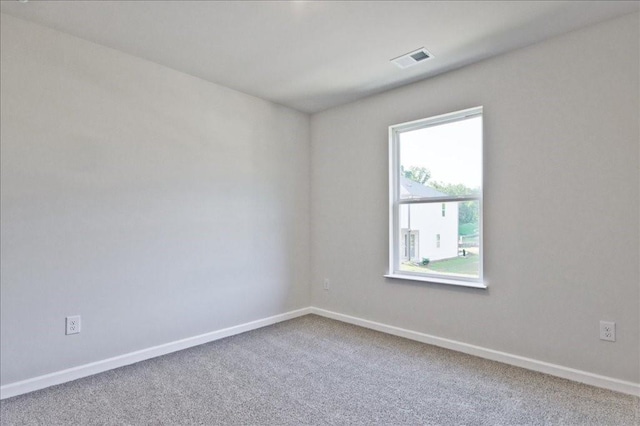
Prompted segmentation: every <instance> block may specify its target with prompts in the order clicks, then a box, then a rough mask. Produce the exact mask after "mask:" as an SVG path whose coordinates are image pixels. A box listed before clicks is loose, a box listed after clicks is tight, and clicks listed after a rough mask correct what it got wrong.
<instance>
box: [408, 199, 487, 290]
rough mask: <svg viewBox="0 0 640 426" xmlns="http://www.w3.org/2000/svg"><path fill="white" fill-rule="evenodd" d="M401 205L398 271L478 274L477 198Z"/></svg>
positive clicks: (449, 274)
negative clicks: (443, 209)
mask: <svg viewBox="0 0 640 426" xmlns="http://www.w3.org/2000/svg"><path fill="white" fill-rule="evenodd" d="M445 205H446V206H445V208H446V212H447V214H446V216H442V204H441V203H425V204H402V205H400V206H399V215H400V216H399V218H398V219H399V220H398V225H399V227H400V229H399V230H398V231H399V234H398V235H400V236H401V238H400V244H401V245H402V247H401V250H400V251H399V253H400V259H399V260H400V271H407V272H418V273H424V274H432V275H444V276H448V277H451V278H460V277H465V278H478V277H479V276H480V244H479V241H480V212H479V205H480V203H479V202H478V201H460V202H448V203H445Z"/></svg>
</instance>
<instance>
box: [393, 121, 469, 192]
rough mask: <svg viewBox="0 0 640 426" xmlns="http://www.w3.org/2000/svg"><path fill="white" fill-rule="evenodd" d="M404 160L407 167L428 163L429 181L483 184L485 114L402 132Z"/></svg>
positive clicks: (401, 158) (421, 165)
mask: <svg viewBox="0 0 640 426" xmlns="http://www.w3.org/2000/svg"><path fill="white" fill-rule="evenodd" d="M400 164H401V165H402V166H404V168H405V170H406V169H408V168H409V167H411V166H418V167H426V168H427V169H429V170H430V171H431V178H430V179H429V181H438V182H442V183H453V184H456V183H462V184H464V185H466V186H468V187H470V188H477V187H480V185H481V184H482V117H481V116H479V117H473V118H469V119H466V120H462V121H455V122H453V123H446V124H440V125H435V126H432V127H427V128H424V129H418V130H412V131H409V132H403V133H401V134H400ZM429 181H427V185H428V183H429Z"/></svg>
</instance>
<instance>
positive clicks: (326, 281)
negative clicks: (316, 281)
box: [324, 278, 331, 291]
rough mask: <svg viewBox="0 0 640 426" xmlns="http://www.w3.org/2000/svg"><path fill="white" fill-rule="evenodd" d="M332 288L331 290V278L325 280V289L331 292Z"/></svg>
mask: <svg viewBox="0 0 640 426" xmlns="http://www.w3.org/2000/svg"><path fill="white" fill-rule="evenodd" d="M330 288H331V282H330V281H329V278H325V279H324V289H325V290H327V291H329V289H330Z"/></svg>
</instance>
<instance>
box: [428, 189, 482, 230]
mask: <svg viewBox="0 0 640 426" xmlns="http://www.w3.org/2000/svg"><path fill="white" fill-rule="evenodd" d="M429 186H430V187H432V188H433V189H437V190H438V191H440V192H444V193H445V194H447V195H478V193H479V192H480V189H479V188H469V187H467V186H465V185H463V184H461V183H458V184H451V183H442V182H437V181H432V182H429ZM477 203H478V202H477V201H463V202H461V203H459V207H458V224H459V225H464V224H467V223H472V224H475V225H477V224H478V221H479V215H478V204H477Z"/></svg>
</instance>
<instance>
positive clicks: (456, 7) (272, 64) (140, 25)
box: [1, 0, 640, 112]
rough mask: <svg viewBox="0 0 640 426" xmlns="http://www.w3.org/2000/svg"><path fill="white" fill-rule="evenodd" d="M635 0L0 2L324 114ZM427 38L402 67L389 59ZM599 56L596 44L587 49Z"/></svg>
mask: <svg viewBox="0 0 640 426" xmlns="http://www.w3.org/2000/svg"><path fill="white" fill-rule="evenodd" d="M638 10H640V3H639V2H637V1H629V2H618V1H423V2H418V1H409V2H404V1H361V2H356V1H351V2H350V1H344V2H329V1H324V2H322V1H317V2H301V1H294V2H285V1H257V2H253V1H230V2H213V1H209V2H208V1H34V0H32V1H29V2H28V3H19V2H17V1H15V0H12V1H2V5H1V11H2V12H3V13H6V14H9V15H12V16H16V17H19V18H23V19H26V20H29V21H33V22H36V23H39V24H42V25H45V26H49V27H52V28H55V29H58V30H60V31H64V32H67V33H69V34H72V35H75V36H78V37H81V38H84V39H86V40H90V41H93V42H95V43H99V44H102V45H105V46H109V47H112V48H114V49H118V50H121V51H123V52H126V53H130V54H132V55H136V56H139V57H142V58H145V59H148V60H150V61H153V62H156V63H159V64H162V65H165V66H167V67H170V68H173V69H176V70H179V71H182V72H185V73H188V74H191V75H194V76H197V77H200V78H202V79H205V80H208V81H212V82H215V83H219V84H222V85H224V86H227V87H231V88H233V89H236V90H239V91H242V92H245V93H248V94H251V95H254V96H258V97H261V98H264V99H268V100H271V101H273V102H277V103H279V104H283V105H287V106H289V107H292V108H295V109H298V110H301V111H305V112H317V111H321V110H323V109H326V108H329V107H332V106H336V105H340V104H343V103H347V102H350V101H353V100H356V99H360V98H363V97H365V96H368V95H371V94H374V93H378V92H381V91H384V90H387V89H390V88H393V87H397V86H401V85H403V84H407V83H410V82H413V81H417V80H421V79H424V78H428V77H432V76H434V75H437V74H440V73H442V72H445V71H449V70H452V69H455V68H459V67H461V66H464V65H467V64H470V63H472V62H476V61H479V60H482V59H485V58H488V57H491V56H494V55H497V54H500V53H503V52H507V51H509V50H512V49H516V48H519V47H523V46H526V45H529V44H532V43H535V42H538V41H542V40H544V39H546V38H549V37H552V36H555V35H558V34H562V33H565V32H568V31H571V30H574V29H577V28H580V27H583V26H586V25H589V24H592V23H596V22H599V21H603V20H606V19H611V18H613V17H616V16H619V15H622V14H626V13H632V12H637V11H638ZM420 47H425V48H427V50H429V51H430V52H431V53H432V54H433V55H434V58H433V59H431V60H429V61H425V62H423V63H421V64H418V65H417V66H415V67H413V68H409V69H405V70H401V69H399V68H397V67H396V66H394V65H393V64H391V63H390V62H389V60H390V59H392V58H395V57H397V56H399V55H402V54H404V53H407V52H409V51H412V50H415V49H418V48H420ZM585 54H590V55H593V56H594V57H595V56H597V52H585Z"/></svg>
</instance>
